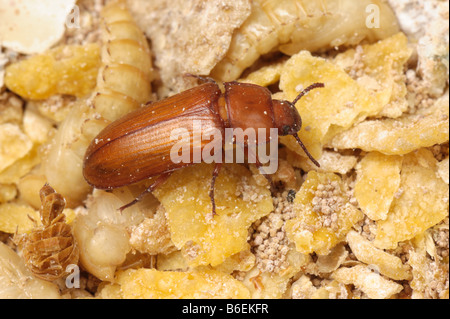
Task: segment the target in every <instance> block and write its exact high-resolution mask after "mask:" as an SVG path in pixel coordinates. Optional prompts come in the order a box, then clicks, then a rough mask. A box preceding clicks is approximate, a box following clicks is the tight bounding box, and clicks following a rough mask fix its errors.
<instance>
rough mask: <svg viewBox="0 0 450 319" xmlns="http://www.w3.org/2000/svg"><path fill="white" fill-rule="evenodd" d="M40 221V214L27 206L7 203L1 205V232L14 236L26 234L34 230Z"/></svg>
mask: <svg viewBox="0 0 450 319" xmlns="http://www.w3.org/2000/svg"><path fill="white" fill-rule="evenodd" d="M29 217H31V218H33V219H34V220H35V221H36V222H38V221H39V220H40V216H39V212H38V211H36V210H34V209H33V208H31V207H30V206H27V205H20V204H15V203H6V204H3V205H0V231H2V232H5V233H9V234H14V233H15V232H16V230H17V232H18V233H24V232H27V231H30V230H32V229H33V227H34V224H33V222H32V221H31V219H30V218H29Z"/></svg>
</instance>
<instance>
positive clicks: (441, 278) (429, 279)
mask: <svg viewBox="0 0 450 319" xmlns="http://www.w3.org/2000/svg"><path fill="white" fill-rule="evenodd" d="M408 264H410V265H411V267H412V274H413V278H412V280H411V281H410V286H411V288H412V289H413V293H412V298H416V299H419V298H420V299H430V298H440V299H448V286H447V288H446V289H445V284H444V283H445V282H446V281H448V262H447V263H442V262H436V260H431V259H430V258H427V256H426V252H425V251H423V250H420V249H419V250H412V251H410V256H409V259H408ZM437 283H443V285H442V286H441V285H439V284H437ZM439 286H441V287H439Z"/></svg>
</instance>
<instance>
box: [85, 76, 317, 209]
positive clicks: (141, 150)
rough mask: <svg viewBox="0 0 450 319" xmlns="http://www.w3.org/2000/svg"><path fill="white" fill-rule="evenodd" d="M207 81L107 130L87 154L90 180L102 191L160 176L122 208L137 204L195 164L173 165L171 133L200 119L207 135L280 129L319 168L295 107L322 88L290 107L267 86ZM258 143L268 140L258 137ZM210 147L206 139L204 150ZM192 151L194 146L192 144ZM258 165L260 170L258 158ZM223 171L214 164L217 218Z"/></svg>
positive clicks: (87, 173) (312, 86)
mask: <svg viewBox="0 0 450 319" xmlns="http://www.w3.org/2000/svg"><path fill="white" fill-rule="evenodd" d="M206 81H207V82H206V83H204V84H202V85H199V86H197V87H194V88H192V89H189V90H187V91H184V92H182V93H179V94H177V95H174V96H172V97H169V98H167V99H164V100H161V101H158V102H155V103H150V104H148V105H146V106H145V107H143V108H140V109H138V110H136V111H134V112H131V113H129V114H127V115H125V116H124V117H122V118H121V119H118V120H116V121H114V122H113V123H111V124H110V125H108V126H107V127H106V128H105V129H104V130H103V131H101V132H100V133H99V134H98V135H97V137H96V138H95V139H94V140H93V141H92V143H91V144H90V145H89V147H88V149H87V151H86V155H85V158H84V166H83V175H84V177H85V179H86V181H87V182H88V183H89V184H90V185H91V186H93V187H96V188H99V189H113V188H116V187H121V186H126V185H130V184H133V183H136V182H139V181H141V180H144V179H147V178H149V177H153V176H158V175H159V177H158V178H157V179H156V180H155V182H153V184H152V185H150V186H149V187H148V188H147V189H146V190H145V191H144V192H143V193H142V194H141V195H140V196H139V197H137V198H136V199H135V200H134V201H132V202H131V203H128V204H127V205H125V206H123V207H121V208H120V209H125V208H127V207H129V206H131V205H133V204H134V203H136V202H138V201H139V200H140V199H141V198H142V197H143V196H144V195H145V194H146V193H148V192H151V191H152V190H154V189H155V188H156V187H157V186H158V185H160V184H161V183H163V182H164V181H165V180H166V179H167V178H168V177H169V176H170V174H171V173H172V172H173V171H175V170H177V169H180V168H182V167H185V166H188V165H193V163H183V162H180V163H174V162H173V161H171V159H170V150H171V148H172V146H173V145H174V143H175V142H174V141H171V139H170V134H171V131H172V130H173V129H175V128H180V127H181V128H185V129H187V130H188V131H189V132H193V131H194V129H195V127H193V125H194V122H195V121H196V120H201V123H202V133H203V132H205V131H206V132H207V131H208V130H210V129H218V130H220V131H221V133H222V134H223V133H224V130H225V128H242V129H243V130H245V129H247V128H253V129H255V130H257V129H258V128H266V129H270V128H277V129H278V135H292V136H294V137H295V138H296V140H297V142H298V143H299V145H300V146H301V147H302V148H303V150H304V151H305V153H306V154H307V156H308V157H309V158H310V159H311V161H312V162H313V163H314V164H315V165H317V166H319V163H318V162H317V161H316V160H315V159H314V158H313V157H312V156H311V154H310V153H309V152H308V150H307V149H306V148H305V146H304V145H303V143H302V142H301V141H300V139H299V137H298V135H297V132H298V131H299V130H300V128H301V126H302V121H301V117H300V115H299V113H298V111H297V109H296V108H295V106H294V105H295V103H296V102H297V101H298V100H299V99H300V98H301V97H302V96H303V95H304V94H305V93H307V92H308V91H310V90H312V89H314V88H318V87H323V86H324V85H323V84H322V83H314V84H312V85H310V86H309V87H307V88H306V89H305V90H303V91H302V92H301V93H300V94H299V95H298V96H297V97H296V98H295V99H294V101H293V102H289V101H284V100H273V99H272V96H271V93H270V91H269V90H268V89H267V88H265V87H262V86H258V85H254V84H248V83H239V82H225V83H224V84H223V85H224V92H222V91H221V89H220V87H219V86H218V85H217V84H216V83H215V82H214V81H213V80H211V79H206ZM205 135H206V134H205ZM257 140H258V141H261V140H263V141H264V139H260V138H259V137H258V139H257ZM209 142H210V141H208V140H206V141H204V140H202V141H201V143H202V145H201V148H202V149H203V147H204V146H205V145H206V144H207V143H209ZM265 142H266V143H267V142H268V137H267V139H266V140H265ZM190 147H191V148H192V147H193V146H192V143H191V145H190ZM256 166H258V167H260V166H261V164H260V163H259V161H258V159H257V158H256ZM220 167H221V163H215V167H214V171H213V176H212V180H211V187H210V193H209V195H210V197H211V203H212V212H213V215H214V214H215V201H214V184H215V180H216V177H217V176H218V174H219V171H220ZM266 177H267V178H268V179H269V180H270V177H269V176H266Z"/></svg>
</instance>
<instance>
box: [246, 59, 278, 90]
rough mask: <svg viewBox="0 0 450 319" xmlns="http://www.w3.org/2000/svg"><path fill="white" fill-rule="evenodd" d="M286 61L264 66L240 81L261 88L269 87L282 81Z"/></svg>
mask: <svg viewBox="0 0 450 319" xmlns="http://www.w3.org/2000/svg"><path fill="white" fill-rule="evenodd" d="M285 62H286V60H284V59H283V60H282V61H280V62H276V63H271V64H269V65H266V66H263V67H261V68H260V69H258V70H256V71H254V72H252V73H250V74H249V75H247V76H246V77H245V78H243V79H241V80H240V81H242V82H245V83H252V84H256V85H260V86H268V85H271V84H274V83H276V82H278V81H279V80H280V75H281V71H282V70H283V67H284V63H285Z"/></svg>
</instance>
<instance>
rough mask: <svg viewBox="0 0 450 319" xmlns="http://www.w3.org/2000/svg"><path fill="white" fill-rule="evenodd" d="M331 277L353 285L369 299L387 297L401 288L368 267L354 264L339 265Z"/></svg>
mask: <svg viewBox="0 0 450 319" xmlns="http://www.w3.org/2000/svg"><path fill="white" fill-rule="evenodd" d="M332 278H333V279H335V280H337V281H338V282H340V283H343V284H346V285H354V286H355V287H356V288H358V289H360V290H361V291H363V292H364V293H365V294H366V295H367V296H368V297H369V298H371V299H387V298H390V297H392V296H393V295H395V294H398V293H399V292H400V291H402V290H403V286H402V285H399V284H397V283H395V282H393V281H391V280H388V279H385V278H383V277H382V276H381V275H380V274H379V273H377V272H372V271H371V270H370V268H369V267H367V266H364V265H356V266H353V267H350V268H346V267H341V268H339V269H338V270H336V271H335V272H334V273H333V275H332Z"/></svg>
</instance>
